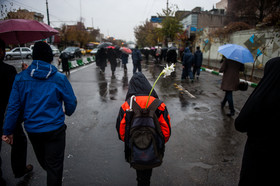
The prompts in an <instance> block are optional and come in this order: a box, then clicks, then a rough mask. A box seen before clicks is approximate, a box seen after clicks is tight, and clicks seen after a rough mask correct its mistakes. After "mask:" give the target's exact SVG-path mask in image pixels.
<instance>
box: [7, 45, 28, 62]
mask: <svg viewBox="0 0 280 186" xmlns="http://www.w3.org/2000/svg"><path fill="white" fill-rule="evenodd" d="M20 50H21V52H20ZM21 56H22V58H27V59H31V58H32V50H31V49H30V48H27V47H16V48H14V49H12V50H11V51H9V52H6V59H7V60H8V59H12V58H21Z"/></svg>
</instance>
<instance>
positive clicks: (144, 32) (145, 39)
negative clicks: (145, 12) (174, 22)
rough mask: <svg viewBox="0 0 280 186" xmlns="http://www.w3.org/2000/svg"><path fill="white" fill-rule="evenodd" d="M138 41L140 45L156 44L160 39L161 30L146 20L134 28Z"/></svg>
mask: <svg viewBox="0 0 280 186" xmlns="http://www.w3.org/2000/svg"><path fill="white" fill-rule="evenodd" d="M134 35H135V38H136V43H137V45H138V46H140V47H145V46H155V45H157V43H158V40H159V37H160V35H159V31H158V29H157V28H156V27H155V26H154V25H153V23H151V22H149V21H146V22H145V23H144V24H142V25H139V26H136V27H135V28H134Z"/></svg>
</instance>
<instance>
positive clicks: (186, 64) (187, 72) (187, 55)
mask: <svg viewBox="0 0 280 186" xmlns="http://www.w3.org/2000/svg"><path fill="white" fill-rule="evenodd" d="M193 63H194V57H193V54H192V53H191V51H190V49H189V47H186V48H185V51H184V54H183V61H182V67H183V71H182V77H181V79H182V80H184V79H186V78H187V77H188V76H190V79H191V81H192V82H193V73H192V70H191V68H192V66H193Z"/></svg>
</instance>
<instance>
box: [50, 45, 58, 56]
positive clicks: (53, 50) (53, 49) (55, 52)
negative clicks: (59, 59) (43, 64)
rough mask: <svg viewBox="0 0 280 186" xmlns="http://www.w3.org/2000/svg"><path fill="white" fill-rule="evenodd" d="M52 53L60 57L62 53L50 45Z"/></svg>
mask: <svg viewBox="0 0 280 186" xmlns="http://www.w3.org/2000/svg"><path fill="white" fill-rule="evenodd" d="M50 47H51V49H52V52H53V56H59V54H60V52H59V50H58V49H57V48H56V47H55V46H54V45H50Z"/></svg>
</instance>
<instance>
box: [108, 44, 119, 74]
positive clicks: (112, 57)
mask: <svg viewBox="0 0 280 186" xmlns="http://www.w3.org/2000/svg"><path fill="white" fill-rule="evenodd" d="M107 50H108V51H107V58H108V61H109V62H110V64H111V71H112V75H114V74H115V71H116V67H117V54H116V52H115V50H114V49H112V48H108V49H107Z"/></svg>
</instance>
